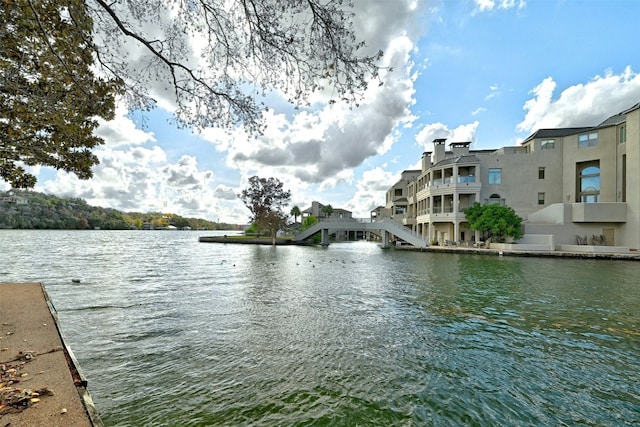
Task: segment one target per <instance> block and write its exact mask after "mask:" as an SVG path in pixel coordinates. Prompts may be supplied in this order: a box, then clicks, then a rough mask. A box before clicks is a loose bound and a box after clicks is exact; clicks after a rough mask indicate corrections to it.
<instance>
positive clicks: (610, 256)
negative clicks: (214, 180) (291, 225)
mask: <svg viewBox="0 0 640 427" xmlns="http://www.w3.org/2000/svg"><path fill="white" fill-rule="evenodd" d="M198 241H199V242H201V243H222V244H227V243H230V244H241V245H268V246H273V242H272V240H271V238H244V237H242V238H238V237H235V236H231V237H228V236H201V237H200V238H199V239H198ZM345 242H346V241H345ZM336 243H342V241H341V242H331V244H336ZM371 243H376V242H374V241H371ZM275 245H276V246H321V245H320V244H315V243H308V242H297V241H296V240H294V239H293V238H286V239H278V238H277V239H276V243H275ZM388 249H393V250H399V251H411V252H433V253H455V254H467V255H485V256H513V257H532V258H533V257H538V258H574V259H596V260H623V261H640V252H629V253H613V252H610V253H607V252H568V251H518V250H509V249H504V250H503V249H484V248H465V247H456V246H428V247H426V248H417V247H415V246H408V245H407V246H389V248H388Z"/></svg>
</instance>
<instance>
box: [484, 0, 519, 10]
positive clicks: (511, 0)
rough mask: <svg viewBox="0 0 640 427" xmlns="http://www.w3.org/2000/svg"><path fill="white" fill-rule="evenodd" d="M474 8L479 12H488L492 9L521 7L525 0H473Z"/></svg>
mask: <svg viewBox="0 0 640 427" xmlns="http://www.w3.org/2000/svg"><path fill="white" fill-rule="evenodd" d="M474 3H475V4H476V10H477V11H479V12H488V11H492V10H494V9H496V8H497V9H504V10H506V9H513V8H518V9H522V8H524V7H525V6H526V5H527V2H526V1H525V0H474Z"/></svg>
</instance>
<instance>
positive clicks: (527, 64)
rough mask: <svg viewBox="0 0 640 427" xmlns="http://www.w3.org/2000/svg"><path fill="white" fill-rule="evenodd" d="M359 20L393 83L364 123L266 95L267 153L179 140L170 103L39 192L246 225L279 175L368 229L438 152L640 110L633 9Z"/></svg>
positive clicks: (423, 7) (299, 196)
mask: <svg viewBox="0 0 640 427" xmlns="http://www.w3.org/2000/svg"><path fill="white" fill-rule="evenodd" d="M355 12H356V22H355V24H356V25H355V28H356V31H357V32H358V35H359V36H361V37H363V38H364V39H365V40H367V44H368V46H369V47H371V48H372V49H377V48H382V49H383V50H384V51H385V56H384V58H383V61H384V65H388V66H392V67H393V68H394V71H393V72H392V73H389V74H387V75H385V76H384V80H385V84H384V86H382V87H378V85H376V84H374V85H372V87H371V88H370V90H368V91H367V93H366V94H365V97H364V99H363V100H362V102H361V103H360V106H359V107H358V108H352V109H349V108H347V107H346V106H344V105H339V104H336V105H328V104H327V103H326V97H324V96H323V94H318V95H317V96H315V97H314V98H313V99H312V100H311V101H312V106H311V107H310V108H308V109H303V110H294V109H293V108H291V107H290V106H288V105H286V104H285V103H283V102H282V101H281V100H280V99H279V98H278V95H277V94H272V95H271V96H270V97H269V99H271V100H273V104H272V107H274V109H273V110H271V111H270V112H269V113H267V117H266V118H267V122H268V123H269V126H268V128H267V130H266V131H265V134H264V135H262V136H260V137H258V138H254V137H251V136H247V135H246V134H245V133H244V131H243V130H242V129H238V130H236V131H233V132H225V131H223V130H221V129H206V130H204V131H203V132H202V133H201V134H197V135H196V134H193V133H191V132H189V131H187V130H180V129H177V128H176V127H174V126H172V125H171V124H170V117H171V113H170V112H171V109H172V106H171V105H172V104H171V100H168V99H167V100H164V102H160V105H161V106H162V108H159V109H157V110H154V111H152V112H150V113H144V114H141V113H128V112H127V111H125V110H124V109H121V110H120V111H119V115H118V117H117V118H116V120H114V121H113V122H110V123H103V124H102V125H101V127H100V129H99V130H98V131H97V133H98V134H99V135H101V136H102V137H103V138H104V139H105V141H106V144H105V145H104V146H102V147H100V148H98V149H97V150H96V154H97V155H98V157H99V158H100V159H101V164H100V165H98V166H96V168H95V169H94V174H95V176H94V178H93V179H92V180H89V181H80V180H78V179H77V178H76V177H75V176H74V175H69V174H66V173H63V172H56V171H52V170H48V169H45V168H37V169H35V172H37V173H38V176H39V182H38V185H37V187H36V190H37V191H44V192H47V193H52V194H56V195H59V196H72V197H82V198H84V199H86V200H87V201H88V202H89V203H90V204H94V205H99V206H105V207H113V208H116V209H121V210H125V211H142V212H145V211H163V212H171V213H177V214H180V215H184V216H193V217H201V218H207V219H210V220H214V221H217V220H221V221H225V222H231V223H246V222H247V221H248V218H249V211H248V210H247V209H246V208H245V207H244V206H243V205H242V203H241V202H240V201H239V200H238V199H237V197H236V194H237V193H238V192H240V191H241V190H242V189H243V188H244V187H245V186H246V183H247V180H248V178H249V177H251V176H253V175H259V176H264V177H270V176H273V177H277V178H279V179H280V180H282V181H283V182H284V183H285V186H286V187H287V188H289V189H290V190H291V191H292V194H293V197H292V204H291V206H293V205H294V204H295V205H298V206H299V207H300V208H301V209H304V208H306V207H308V206H310V204H311V202H312V201H313V200H318V201H320V202H321V203H324V204H327V203H330V204H331V205H332V206H333V207H334V208H344V209H348V210H351V211H353V213H354V216H357V217H368V215H369V211H370V210H371V209H372V208H374V207H376V206H379V205H383V204H384V197H385V190H386V189H387V188H388V187H389V186H390V185H392V184H393V183H394V182H395V181H397V180H398V178H399V175H400V173H401V172H402V171H403V170H404V169H412V168H417V167H418V162H419V160H420V156H421V154H422V152H423V151H430V150H431V146H432V144H431V142H432V140H433V139H434V138H448V142H458V141H472V145H471V148H472V149H490V148H499V147H502V146H509V145H517V144H519V142H520V141H522V140H523V139H524V138H526V137H527V136H528V135H529V134H531V133H532V132H534V131H535V130H536V129H539V128H545V127H568V126H589V125H595V124H597V123H598V122H600V121H602V120H604V119H605V118H606V117H608V116H610V115H613V114H615V113H618V112H620V111H622V110H624V109H625V108H627V107H629V106H631V105H633V104H635V103H637V102H639V101H640V75H639V74H638V72H639V71H640V49H639V48H638V46H637V36H638V21H637V18H638V17H639V16H640V2H638V1H636V0H602V1H600V0H592V1H589V0H583V1H577V0H536V1H534V0H529V1H524V0H475V1H474V0H446V1H444V0H441V1H425V0H355ZM374 86H375V87H374ZM161 101H162V100H161ZM143 121H144V122H145V125H144V126H143ZM2 185H4V186H5V188H6V184H2Z"/></svg>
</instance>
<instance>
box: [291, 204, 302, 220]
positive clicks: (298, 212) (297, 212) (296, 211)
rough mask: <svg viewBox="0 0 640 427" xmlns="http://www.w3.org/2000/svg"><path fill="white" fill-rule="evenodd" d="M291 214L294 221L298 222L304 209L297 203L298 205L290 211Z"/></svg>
mask: <svg viewBox="0 0 640 427" xmlns="http://www.w3.org/2000/svg"><path fill="white" fill-rule="evenodd" d="M289 214H290V215H291V216H292V217H293V222H296V223H297V222H298V217H299V216H301V215H302V211H301V210H300V208H299V207H298V206H297V205H296V206H294V207H292V208H291V212H289Z"/></svg>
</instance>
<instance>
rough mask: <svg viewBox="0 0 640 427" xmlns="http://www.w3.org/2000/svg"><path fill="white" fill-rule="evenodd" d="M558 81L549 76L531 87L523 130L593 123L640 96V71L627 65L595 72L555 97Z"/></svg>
mask: <svg viewBox="0 0 640 427" xmlns="http://www.w3.org/2000/svg"><path fill="white" fill-rule="evenodd" d="M556 86H557V84H556V82H555V81H554V80H553V78H552V77H547V78H546V79H544V80H543V81H542V82H541V83H540V84H539V85H537V86H536V87H535V88H533V89H532V90H531V92H530V93H531V94H532V95H533V98H531V99H529V100H527V101H526V102H525V104H524V107H523V108H524V110H525V111H526V115H525V117H524V119H523V120H522V121H521V122H520V123H518V124H517V126H516V129H517V130H518V131H520V132H528V133H531V132H534V131H535V130H537V129H544V128H558V127H579V126H594V125H597V124H598V123H600V122H601V121H603V120H604V119H606V118H607V117H610V116H612V115H614V114H617V113H619V112H621V111H623V110H624V109H626V108H628V107H631V106H632V105H634V104H636V103H637V102H638V100H640V74H637V73H634V72H633V71H632V69H631V67H627V68H626V69H625V70H624V71H623V72H622V73H620V74H614V73H612V72H607V73H606V74H605V75H604V76H599V75H596V76H595V77H594V78H593V79H592V80H591V81H589V82H587V83H586V84H577V85H574V86H571V87H568V88H567V89H565V90H563V91H562V92H561V93H560V96H559V97H558V98H557V99H554V98H553V94H554V92H555V89H556Z"/></svg>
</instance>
